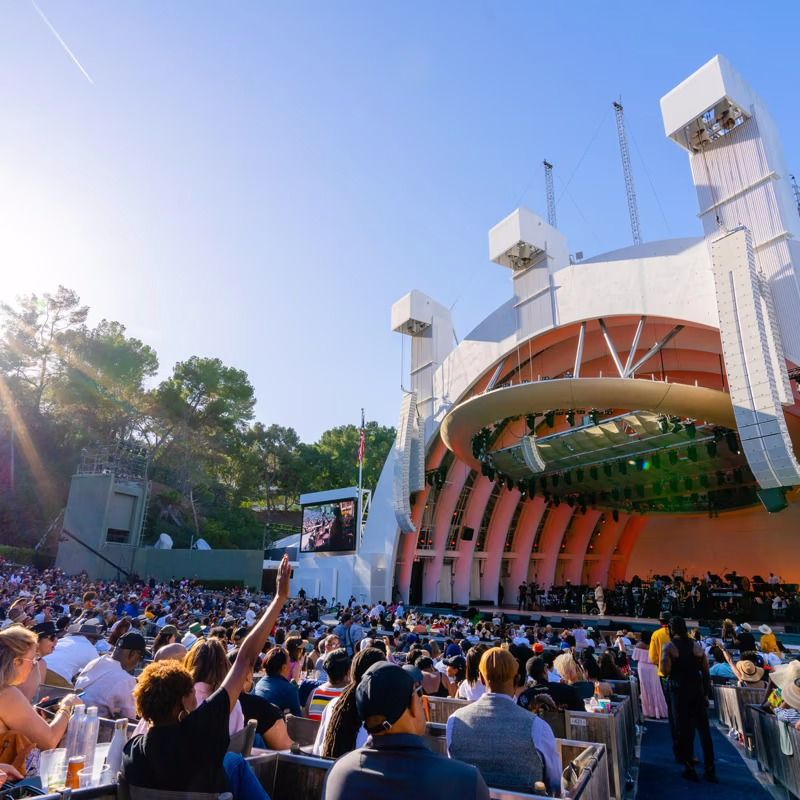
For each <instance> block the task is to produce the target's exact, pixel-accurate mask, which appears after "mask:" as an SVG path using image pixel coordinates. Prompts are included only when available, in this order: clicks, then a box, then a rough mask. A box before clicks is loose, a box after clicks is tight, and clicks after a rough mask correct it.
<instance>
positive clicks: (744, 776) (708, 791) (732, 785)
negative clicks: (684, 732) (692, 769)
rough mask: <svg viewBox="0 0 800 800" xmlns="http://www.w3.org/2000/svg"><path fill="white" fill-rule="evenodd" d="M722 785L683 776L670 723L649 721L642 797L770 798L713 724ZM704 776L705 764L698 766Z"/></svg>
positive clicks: (653, 799)
mask: <svg viewBox="0 0 800 800" xmlns="http://www.w3.org/2000/svg"><path fill="white" fill-rule="evenodd" d="M711 736H712V738H713V740H714V753H715V755H716V762H717V777H718V778H719V781H720V782H719V784H712V783H707V782H706V781H703V780H701V782H700V783H692V782H690V781H687V780H684V779H683V778H682V777H681V767H679V766H678V765H677V764H676V763H675V760H674V759H673V757H672V743H671V740H670V735H669V725H668V724H667V723H666V722H664V721H656V720H646V721H645V732H644V734H643V736H642V755H641V762H640V765H639V787H638V793H637V796H638V797H639V798H641V800H675V798H676V797H680V798H681V800H694V798H698V800H700V798H702V800H717V798H719V800H723V798H724V800H771V798H772V795H771V794H770V793H769V792H768V791H767V790H766V789H765V788H764V787H763V786H762V785H761V784H760V783H759V782H758V781H757V780H756V778H755V777H754V776H753V774H752V773H751V772H750V770H749V768H748V767H747V764H746V763H745V762H744V760H743V758H742V756H740V755H739V752H738V751H737V749H736V747H735V746H734V745H733V744H732V743H731V742H730V741H728V740H727V739H726V738H725V736H724V735H723V734H722V733H721V732H720V731H719V730H717V729H716V728H715V727H714V726H713V724H712V726H711ZM695 750H696V753H697V757H698V758H701V757H702V753H701V752H700V744H699V742H698V741H697V738H696V737H695ZM698 774H699V775H700V776H701V778H702V774H703V765H702V764H699V765H698Z"/></svg>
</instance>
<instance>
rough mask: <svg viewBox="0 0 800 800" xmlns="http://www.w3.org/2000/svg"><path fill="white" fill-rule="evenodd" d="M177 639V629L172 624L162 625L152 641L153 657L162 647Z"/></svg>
mask: <svg viewBox="0 0 800 800" xmlns="http://www.w3.org/2000/svg"><path fill="white" fill-rule="evenodd" d="M177 641H178V629H177V628H176V627H175V626H174V625H164V627H163V628H161V630H160V631H159V632H158V635H157V636H156V638H155V641H154V642H153V656H154V657H155V655H156V653H158V651H159V650H160V649H161V648H162V647H164V646H166V645H168V644H174V643H175V642H177Z"/></svg>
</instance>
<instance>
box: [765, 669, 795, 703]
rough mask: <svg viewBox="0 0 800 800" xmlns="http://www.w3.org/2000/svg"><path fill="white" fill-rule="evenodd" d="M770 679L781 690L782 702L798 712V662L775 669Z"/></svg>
mask: <svg viewBox="0 0 800 800" xmlns="http://www.w3.org/2000/svg"><path fill="white" fill-rule="evenodd" d="M770 679H771V680H772V682H773V683H774V684H775V685H776V686H777V687H778V688H779V689H780V690H781V697H782V699H783V701H784V702H785V703H786V704H787V705H790V706H791V707H792V708H794V709H796V710H798V711H800V661H791V662H789V663H788V664H783V665H782V666H780V667H775V669H774V670H773V671H772V674H771V675H770Z"/></svg>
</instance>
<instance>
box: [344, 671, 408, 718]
mask: <svg viewBox="0 0 800 800" xmlns="http://www.w3.org/2000/svg"><path fill="white" fill-rule="evenodd" d="M414 683H415V681H414V677H413V676H412V675H411V674H410V673H409V672H407V671H406V670H404V669H403V668H402V667H400V666H398V665H397V664H390V663H389V662H388V661H380V662H379V663H377V664H373V665H372V666H371V667H370V668H369V669H368V670H367V671H366V672H365V673H364V677H363V678H362V679H361V682H360V683H359V684H358V686H357V687H356V711H357V712H358V716H359V719H361V721H362V722H366V721H367V720H368V719H370V718H371V717H375V718H377V720H380V721H377V720H376V722H373V724H372V725H371V726H370V727H368V728H367V731H368V732H369V733H380V732H382V731H387V730H389V729H390V728H391V727H392V725H394V724H395V722H397V720H399V719H400V717H402V716H403V714H404V713H405V711H406V709H407V708H408V707H409V705H410V703H411V694H412V692H413V691H414Z"/></svg>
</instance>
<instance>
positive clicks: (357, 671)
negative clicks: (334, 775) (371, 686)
mask: <svg viewBox="0 0 800 800" xmlns="http://www.w3.org/2000/svg"><path fill="white" fill-rule="evenodd" d="M380 661H386V656H385V654H384V653H382V652H381V651H380V650H378V649H377V648H376V647H368V648H367V649H366V650H362V651H361V652H359V653H356V655H355V657H354V658H353V663H352V664H351V665H350V683H349V684H348V685H347V688H346V689H345V690H344V691H343V692H342V694H340V695H339V697H337V698H335V699H334V700H331V702H330V703H328V705H327V706H325V708H324V709H323V712H322V719H321V720H320V723H319V730H318V731H317V738H316V741H315V742H314V751H313V752H314V754H315V755H321V756H323V757H324V758H339V756H342V755H344V754H345V753H349V752H350V751H351V750H355V749H356V748H357V747H361V746H362V745H363V744H364V742H366V741H367V738H368V734H367V731H366V729H365V728H364V726H363V725H362V724H361V719H360V718H359V716H358V712H357V711H356V687H357V686H358V684H359V683H360V682H361V679H362V678H363V677H364V673H365V672H366V671H367V670H368V669H369V668H370V667H371V666H372V665H373V664H377V663H378V662H380Z"/></svg>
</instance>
